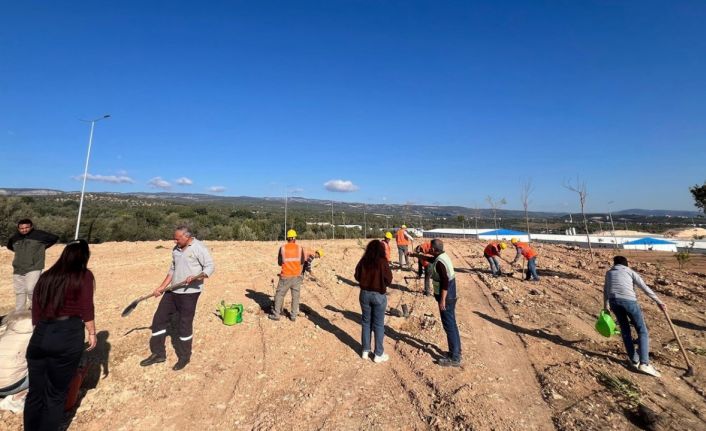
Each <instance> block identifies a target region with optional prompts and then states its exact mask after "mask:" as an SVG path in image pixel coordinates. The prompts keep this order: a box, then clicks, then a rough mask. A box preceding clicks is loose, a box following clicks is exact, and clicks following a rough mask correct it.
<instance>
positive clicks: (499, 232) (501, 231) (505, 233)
mask: <svg viewBox="0 0 706 431" xmlns="http://www.w3.org/2000/svg"><path fill="white" fill-rule="evenodd" d="M479 235H498V236H500V235H503V236H510V235H515V236H521V235H527V232H520V231H519V230H510V229H498V230H490V231H488V232H483V233H481V234H479Z"/></svg>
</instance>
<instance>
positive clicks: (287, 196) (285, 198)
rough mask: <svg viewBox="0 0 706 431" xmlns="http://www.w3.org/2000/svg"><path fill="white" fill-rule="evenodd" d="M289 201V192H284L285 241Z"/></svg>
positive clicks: (285, 237)
mask: <svg viewBox="0 0 706 431" xmlns="http://www.w3.org/2000/svg"><path fill="white" fill-rule="evenodd" d="M287 201H289V190H285V191H284V239H285V240H286V239H287Z"/></svg>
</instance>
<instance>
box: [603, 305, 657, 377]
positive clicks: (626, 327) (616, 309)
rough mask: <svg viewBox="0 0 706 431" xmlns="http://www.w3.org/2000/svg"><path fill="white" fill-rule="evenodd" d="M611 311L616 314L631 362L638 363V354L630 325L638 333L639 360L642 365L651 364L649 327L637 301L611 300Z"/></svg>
mask: <svg viewBox="0 0 706 431" xmlns="http://www.w3.org/2000/svg"><path fill="white" fill-rule="evenodd" d="M608 302H609V303H610V310H611V311H612V312H613V314H615V318H616V319H617V320H618V324H619V325H620V335H622V337H623V343H624V344H625V350H626V351H627V353H628V357H629V358H630V360H631V361H633V362H637V361H638V354H637V353H636V352H635V342H634V341H633V339H632V332H631V328H630V324H631V323H632V325H633V326H634V327H635V330H636V331H637V339H638V346H639V347H638V349H639V360H640V363H641V364H649V363H650V335H649V334H648V333H647V325H645V320H644V319H643V318H642V310H640V305H639V304H638V303H637V301H630V300H628V299H617V298H611V299H610V300H609V301H608Z"/></svg>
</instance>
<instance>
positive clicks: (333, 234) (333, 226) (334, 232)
mask: <svg viewBox="0 0 706 431" xmlns="http://www.w3.org/2000/svg"><path fill="white" fill-rule="evenodd" d="M331 238H332V239H336V225H335V224H334V222H333V200H331Z"/></svg>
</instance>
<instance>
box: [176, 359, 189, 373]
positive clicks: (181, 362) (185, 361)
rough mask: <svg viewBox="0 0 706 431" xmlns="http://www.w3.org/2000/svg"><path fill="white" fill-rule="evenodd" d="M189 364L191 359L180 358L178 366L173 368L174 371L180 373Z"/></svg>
mask: <svg viewBox="0 0 706 431" xmlns="http://www.w3.org/2000/svg"><path fill="white" fill-rule="evenodd" d="M188 363H189V359H187V358H179V360H178V361H177V363H176V364H174V366H173V367H172V370H174V371H180V370H183V369H184V367H186V365H187V364H188Z"/></svg>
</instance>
